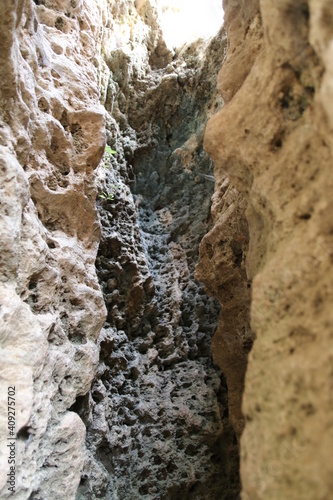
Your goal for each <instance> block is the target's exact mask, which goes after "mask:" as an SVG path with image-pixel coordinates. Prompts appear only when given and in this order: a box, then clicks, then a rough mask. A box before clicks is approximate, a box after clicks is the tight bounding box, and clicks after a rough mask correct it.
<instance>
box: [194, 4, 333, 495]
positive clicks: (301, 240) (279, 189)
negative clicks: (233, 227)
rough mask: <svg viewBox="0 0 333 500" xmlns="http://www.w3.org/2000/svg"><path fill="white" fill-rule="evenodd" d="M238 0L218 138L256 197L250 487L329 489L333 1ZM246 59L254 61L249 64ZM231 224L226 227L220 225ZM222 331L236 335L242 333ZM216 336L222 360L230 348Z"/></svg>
mask: <svg viewBox="0 0 333 500" xmlns="http://www.w3.org/2000/svg"><path fill="white" fill-rule="evenodd" d="M225 9H226V24H227V26H226V27H227V30H228V36H229V56H228V58H229V59H228V60H229V61H232V60H233V54H232V50H233V48H235V52H234V57H235V59H234V60H233V63H232V62H230V63H228V64H225V65H224V67H223V70H222V72H221V74H220V78H219V81H220V91H221V92H222V97H224V98H225V100H227V101H229V100H230V99H231V100H230V102H229V103H228V104H227V106H226V107H225V108H224V109H223V110H222V111H220V112H219V113H218V114H217V115H216V116H215V117H213V118H212V119H211V120H210V122H209V124H208V127H207V133H206V148H207V150H208V152H209V153H210V154H211V155H212V157H213V159H214V161H215V169H216V174H215V175H216V177H217V178H221V177H222V176H223V175H225V174H227V175H228V176H229V178H230V181H231V183H232V184H233V185H234V186H235V187H236V188H237V189H238V190H239V191H241V192H242V193H244V195H245V197H246V199H247V203H248V208H247V211H246V216H247V220H248V225H249V234H250V242H249V250H248V252H247V255H246V269H247V275H248V278H249V279H252V278H254V280H253V287H252V303H251V325H252V328H253V330H254V332H255V334H256V336H257V339H256V341H255V343H254V347H253V350H252V351H251V354H250V358H249V365H248V370H247V374H246V383H245V395H244V403H243V411H244V413H245V419H246V425H245V431H244V433H243V436H242V440H241V476H242V484H243V493H242V498H244V499H257V498H258V499H259V498H260V499H268V498H269V499H272V500H281V499H284V498H290V499H295V500H296V499H304V500H305V499H310V498H311V499H312V498H313V499H326V498H330V496H331V491H332V461H331V459H330V456H331V453H332V446H333V433H332V428H333V427H332V422H333V404H332V397H331V393H332V388H331V382H330V381H331V379H332V377H331V375H332V373H331V372H332V355H333V344H332V338H331V337H332V319H333V318H332V307H331V302H332V294H333V284H332V265H331V256H332V250H331V248H332V224H331V214H330V208H331V198H332V188H333V186H332V180H331V169H332V147H333V142H332V116H333V115H332V98H331V97H332V88H333V83H332V82H333V80H332V71H333V66H332V57H331V54H332V42H331V40H332V36H333V28H332V24H331V23H330V22H329V21H328V20H329V19H330V18H331V10H332V8H331V2H330V1H327V0H322V1H316V0H310V1H309V2H293V1H291V0H283V1H282V2H274V1H273V0H265V1H263V0H262V1H261V2H260V7H259V6H256V4H255V3H253V4H251V8H249V5H248V2H245V1H235V2H225ZM249 9H250V11H249ZM251 9H252V10H251ZM261 18H262V31H261V32H262V34H263V42H262V47H261V48H259V46H260V43H259V40H260V39H261V34H260V29H259V25H258V22H259V19H261ZM245 26H247V27H248V28H249V29H248V30H247V28H246V27H245ZM253 26H255V28H253ZM244 29H245V32H247V36H245V37H242V33H243V32H244ZM248 37H250V39H248ZM253 47H256V50H257V48H258V51H257V52H258V55H257V56H256V57H254V55H255V54H254V51H253ZM256 50H255V52H256ZM242 61H248V64H246V65H245V67H244V68H243V69H242V70H241V69H238V70H236V71H235V69H234V68H235V66H237V64H241V62H242ZM218 189H220V188H218ZM221 210H222V211H223V210H224V207H223V204H222V207H221ZM214 230H215V231H218V228H217V227H216V228H215V229H213V231H214ZM225 234H227V235H228V232H226V230H225V228H224V227H223V226H222V227H221V228H220V230H219V237H220V238H221V239H223V238H224V235H225ZM206 238H207V237H206ZM217 240H218V237H217V236H216V237H215V238H214V242H215V241H217ZM202 245H203V247H202V248H204V245H205V242H204V243H203V244H202ZM206 258H207V257H204V259H206ZM218 258H219V257H218V256H216V257H215V256H214V259H216V260H217V259H218ZM213 272H214V271H213ZM224 276H227V275H226V273H225V272H224ZM233 291H234V294H236V291H237V289H236V287H235V288H234V289H233ZM221 321H222V322H223V321H224V316H223V311H222V319H221ZM222 335H223V339H224V340H223V348H224V344H225V343H226V342H227V340H226V339H227V338H228V332H227V331H226V330H224V331H223V334H222ZM216 347H217V349H218V350H216ZM216 347H215V357H216V359H219V358H220V357H221V356H222V357H225V355H224V354H222V355H221V353H220V350H219V349H220V346H219V345H218V346H216ZM221 363H222V365H223V363H224V361H223V360H222V362H221ZM222 369H223V366H222Z"/></svg>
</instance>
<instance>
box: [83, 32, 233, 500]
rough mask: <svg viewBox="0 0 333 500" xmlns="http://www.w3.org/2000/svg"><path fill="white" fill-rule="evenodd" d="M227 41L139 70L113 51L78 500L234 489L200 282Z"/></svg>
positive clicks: (213, 311) (224, 406) (220, 381)
mask: <svg viewBox="0 0 333 500" xmlns="http://www.w3.org/2000/svg"><path fill="white" fill-rule="evenodd" d="M225 45H226V38H225V34H224V32H223V31H221V33H220V34H219V35H218V36H217V37H216V38H215V39H213V40H212V41H211V42H210V43H209V44H207V43H206V42H196V43H195V44H193V45H189V46H186V47H185V48H183V49H182V50H181V51H179V53H177V54H175V55H174V57H173V60H172V62H170V63H169V64H167V65H166V66H165V68H164V69H154V68H149V67H148V69H147V67H145V72H142V73H141V75H140V71H139V70H140V68H139V69H138V68H137V67H135V66H134V68H135V69H136V71H134V68H132V66H131V65H133V62H132V61H131V57H130V56H127V58H125V56H124V54H122V53H121V51H118V52H117V54H116V55H114V56H113V58H115V59H113V60H112V63H111V64H110V67H111V68H112V71H113V73H112V75H113V76H112V78H113V81H112V82H109V88H110V87H112V86H114V85H115V84H114V82H117V91H116V94H115V95H116V97H115V98H109V101H107V102H106V109H107V111H108V113H109V115H108V119H107V131H108V142H109V144H110V146H111V147H112V149H113V153H106V156H105V158H104V163H103V164H102V165H101V166H100V167H99V172H98V176H99V181H98V182H99V183H100V184H99V186H100V187H99V191H100V192H102V193H103V192H104V193H111V192H112V199H109V200H106V199H103V198H100V200H99V201H98V211H99V217H100V221H101V225H102V237H101V243H100V248H99V252H98V257H97V261H96V267H97V273H98V277H99V280H100V283H101V287H102V290H103V294H104V299H105V304H106V306H107V309H108V316H107V321H106V323H105V325H104V329H103V331H102V335H101V337H100V339H99V344H100V364H99V367H98V371H97V375H96V378H95V380H94V382H93V385H92V390H91V393H90V396H89V416H88V418H86V419H85V422H86V425H87V446H88V450H89V459H88V460H87V463H86V468H85V471H84V474H83V476H82V477H83V481H82V482H81V486H80V488H79V493H78V496H79V498H117V496H118V497H120V498H124V499H125V498H156V499H162V498H163V499H167V498H170V499H176V498H179V497H180V496H181V497H182V498H207V491H209V495H210V498H236V497H237V495H238V492H239V474H238V468H239V464H238V447H237V440H236V437H235V433H234V430H233V428H232V426H231V424H230V422H229V417H228V394H227V385H226V381H225V378H224V376H223V375H222V374H221V372H220V370H219V368H218V367H217V365H216V364H215V363H214V362H213V360H212V354H211V338H212V335H213V333H214V330H215V329H216V325H217V319H218V313H219V305H218V303H217V302H216V301H215V299H213V298H209V297H208V296H207V295H206V293H205V291H204V289H203V287H202V285H200V284H199V283H198V281H196V280H195V278H194V272H195V265H196V263H197V259H198V250H199V243H200V241H201V239H202V237H203V236H204V234H205V233H206V232H207V230H208V229H209V227H210V226H211V219H210V198H211V195H212V193H213V189H214V183H213V182H212V180H213V181H214V178H213V176H212V170H213V165H212V162H211V160H210V158H209V157H208V156H207V155H206V153H205V152H204V150H203V132H204V125H205V122H206V119H207V115H208V114H209V113H210V112H211V111H212V110H216V109H217V108H219V107H221V105H222V102H221V100H220V98H219V96H218V94H217V92H216V67H219V66H220V65H221V62H222V58H223V55H224V48H225ZM125 59H126V60H127V73H125V74H124V68H123V65H122V63H121V64H120V63H119V61H122V62H123V61H124V60H125ZM119 64H120V66H119ZM120 71H121V76H119V72H120ZM133 74H134V75H135V77H134V78H133V76H131V75H133ZM110 93H111V90H109V91H108V92H107V95H110ZM119 95H120V96H121V95H126V96H127V98H126V101H122V100H121V99H120V101H119V98H118V96H119ZM125 105H126V109H125V107H124V106H125ZM120 109H122V111H120ZM81 416H82V417H83V414H82V415H81Z"/></svg>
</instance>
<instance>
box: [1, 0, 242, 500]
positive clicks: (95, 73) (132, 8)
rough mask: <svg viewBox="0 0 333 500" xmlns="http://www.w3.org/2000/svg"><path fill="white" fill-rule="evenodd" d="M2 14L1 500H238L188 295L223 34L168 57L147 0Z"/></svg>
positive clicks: (205, 348) (224, 427) (211, 321)
mask: <svg viewBox="0 0 333 500" xmlns="http://www.w3.org/2000/svg"><path fill="white" fill-rule="evenodd" d="M0 13H1V21H0V22H1V47H2V52H1V55H0V58H1V69H0V71H1V75H0V76H1V79H0V80H1V84H0V85H1V88H0V90H1V120H2V121H1V128H0V134H1V176H2V186H1V235H2V252H1V309H0V311H1V325H0V328H1V330H0V334H1V339H0V340H1V348H2V365H1V398H2V399H1V447H2V448H1V468H0V470H1V476H0V480H1V483H0V488H1V493H0V495H1V498H7V497H9V496H11V497H12V498H13V497H14V498H19V499H21V498H22V499H28V498H30V499H31V500H37V499H39V500H41V499H43V500H44V499H45V500H46V499H52V500H53V499H55V500H56V499H60V498H64V497H65V498H66V499H67V498H68V499H73V498H75V497H77V498H87V499H89V500H90V499H94V498H110V499H116V498H121V499H124V500H126V499H133V498H147V499H153V498H155V499H160V498H161V499H162V498H165V499H166V498H170V499H173V498H180V497H181V498H184V499H185V498H198V499H199V498H202V499H204V498H207V492H209V497H210V498H212V499H214V498H216V499H220V498H236V496H237V495H238V492H239V474H238V468H239V467H238V448H237V442H236V437H235V434H234V431H233V429H232V426H231V425H230V423H229V418H228V393H227V386H226V382H225V377H224V375H223V374H222V373H221V371H220V370H219V368H218V367H217V365H216V364H215V363H214V362H213V360H212V358H211V349H210V343H211V337H212V334H213V332H214V330H215V328H216V323H217V317H218V312H219V306H218V303H217V301H216V300H215V299H213V298H209V297H208V296H207V295H206V293H205V291H204V290H203V287H202V285H199V284H198V283H197V282H196V281H195V280H194V268H195V263H196V260H197V256H198V246H199V242H200V239H201V238H202V236H203V235H204V234H205V233H206V232H207V231H208V230H209V228H210V226H211V220H210V216H209V209H210V197H211V194H212V191H213V187H214V178H213V176H212V168H213V166H212V161H211V160H210V159H209V157H208V156H207V154H206V153H205V152H204V151H203V130H204V125H205V123H206V121H207V119H208V116H209V115H211V114H212V113H213V111H216V110H217V109H218V108H219V107H221V106H222V104H223V102H222V100H221V98H220V96H219V95H218V93H217V91H216V78H217V70H218V68H219V67H220V65H221V61H222V59H223V57H224V52H225V45H226V37H225V33H224V32H223V31H222V32H221V33H220V34H219V35H218V36H217V37H216V38H215V39H214V40H212V41H211V42H210V43H206V42H197V43H195V44H193V45H191V46H185V47H184V48H183V49H182V50H179V51H177V52H170V51H169V50H168V49H167V48H166V46H165V43H164V41H163V38H162V34H161V30H160V28H159V26H158V21H157V17H156V9H155V7H154V3H153V2H149V1H144V0H141V1H139V0H137V1H134V0H126V1H125V0H124V1H119V2H118V1H117V2H109V1H107V0H103V1H102V0H101V1H99V2H98V3H97V2H95V1H89V0H86V1H80V0H52V1H51V0H34V1H31V0H22V1H19V0H15V1H9V0H8V1H7V0H4V2H2V4H1V12H0ZM105 132H106V135H107V140H108V143H109V145H110V146H111V147H112V148H113V149H114V151H113V152H111V151H110V150H109V151H107V152H106V153H105V156H104V158H103V161H102V163H101V164H100V166H99V167H98V169H97V175H95V172H94V170H95V169H96V167H97V166H98V164H99V163H100V160H101V158H102V155H103V152H104V146H105ZM96 195H98V196H97V208H98V216H99V221H100V225H99V224H98V219H97V212H96V209H95V199H96ZM100 226H101V228H102V233H101V231H100ZM101 235H102V238H101V242H100V246H99V251H98V257H97V260H96V267H97V273H98V278H99V282H100V286H101V288H102V291H103V295H104V300H103V298H102V293H101V291H100V288H99V285H98V282H97V277H96V271H95V266H94V264H95V259H96V252H97V247H98V243H99V239H100V236H101ZM105 306H106V307H105ZM105 318H106V323H105V324H104V321H105ZM103 324H104V328H103V329H102V331H101V327H102V325H103ZM100 331H101V333H100ZM92 381H93V383H92ZM91 383H92V386H91ZM8 386H10V387H15V391H16V415H17V419H16V428H15V431H16V433H17V445H16V454H17V462H16V487H15V493H14V494H12V493H11V492H10V491H9V490H8V484H6V479H7V477H6V474H7V472H8V463H7V456H6V454H3V453H2V450H3V449H6V448H5V447H6V440H7V438H8V435H9V434H8V432H9V430H8V425H7V418H6V417H7V415H6V413H7V412H6V408H7V405H6V397H7V387H8ZM90 389H91V390H90ZM80 479H81V481H80ZM79 483H80V484H79ZM78 486H79V487H78Z"/></svg>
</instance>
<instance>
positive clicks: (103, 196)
mask: <svg viewBox="0 0 333 500" xmlns="http://www.w3.org/2000/svg"><path fill="white" fill-rule="evenodd" d="M110 187H111V188H112V189H119V186H117V185H116V184H111V186H110ZM114 195H115V193H114V192H112V191H110V192H107V191H103V192H102V194H100V195H99V197H100V198H101V199H102V200H104V201H112V200H114Z"/></svg>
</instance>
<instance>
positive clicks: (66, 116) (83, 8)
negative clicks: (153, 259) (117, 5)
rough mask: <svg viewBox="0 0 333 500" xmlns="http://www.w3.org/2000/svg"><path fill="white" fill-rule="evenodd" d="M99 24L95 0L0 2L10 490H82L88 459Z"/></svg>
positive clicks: (99, 318)
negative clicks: (85, 399)
mask: <svg viewBox="0 0 333 500" xmlns="http://www.w3.org/2000/svg"><path fill="white" fill-rule="evenodd" d="M99 24H100V19H99V14H98V12H97V10H96V7H95V3H94V2H91V3H89V2H85V3H84V4H83V2H82V1H79V0H71V1H70V0H68V1H67V0H62V1H61V0H59V1H54V0H53V1H52V2H51V1H48V0H45V1H42V0H40V1H38V0H35V2H32V1H30V0H24V1H18V0H14V1H12V0H8V1H7V0H4V1H2V2H1V6H0V25H1V26H0V37H1V42H0V45H1V53H0V99H1V111H0V113H1V125H0V137H1V139H0V140H1V146H0V163H1V170H0V175H1V219H0V220H1V246H2V248H1V257H0V259H1V268H0V269H1V270H0V273H1V277H0V283H1V284H0V297H1V299H0V302H1V308H0V313H1V320H0V321H1V323H0V342H1V368H0V384H1V396H0V398H1V399H0V412H1V413H0V419H1V420H0V427H1V435H0V440H1V442H0V446H1V453H0V496H1V498H9V497H11V498H20V499H23V498H24V499H25V498H31V499H37V498H43V499H46V498H52V499H58V498H63V496H64V491H66V498H74V497H75V493H76V489H77V487H78V483H79V481H80V474H81V470H82V467H83V464H84V459H85V426H84V424H83V422H82V420H81V419H80V418H79V416H78V415H77V413H75V412H73V411H70V408H71V406H72V405H73V404H74V402H75V400H76V398H77V397H79V396H80V395H83V394H86V392H87V391H88V390H89V388H90V385H91V381H92V378H93V376H94V373H95V370H96V367H97V363H98V348H97V345H96V339H97V337H98V335H99V332H100V329H101V326H102V325H103V322H104V318H105V315H106V311H105V306H104V302H103V299H102V294H101V292H100V288H99V285H98V281H97V277H96V272H95V266H94V263H95V258H96V252H97V249H98V242H99V236H100V230H99V226H98V223H97V220H96V209H95V197H96V188H95V187H94V181H93V171H94V169H95V168H96V166H97V165H98V163H99V161H100V158H101V156H102V154H103V152H104V145H105V126H104V122H105V120H104V111H103V108H102V107H101V106H100V104H99V102H98V97H99V93H98V87H97V78H96V76H97V73H96V69H95V68H94V65H93V57H94V54H95V49H96V47H95V46H96V42H95V39H97V36H98V26H99ZM8 387H14V388H15V402H16V406H15V419H16V422H15V429H14V430H12V431H13V433H14V435H15V434H16V435H17V440H16V445H15V446H16V450H15V459H16V463H15V467H16V468H15V471H14V472H15V487H16V489H15V494H12V491H10V490H8V487H9V486H10V484H9V483H7V482H6V481H7V479H8V478H7V474H8V473H9V472H10V471H9V464H8V461H7V459H8V456H9V455H8V453H9V449H8V453H6V452H5V451H4V450H6V449H7V448H6V445H7V443H8V440H7V438H9V437H11V434H10V429H9V428H8V419H7V394H8ZM11 394H12V391H11ZM11 402H12V401H11ZM10 422H12V420H10ZM14 431H15V432H14ZM9 442H11V441H9ZM13 451H14V450H13Z"/></svg>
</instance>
